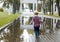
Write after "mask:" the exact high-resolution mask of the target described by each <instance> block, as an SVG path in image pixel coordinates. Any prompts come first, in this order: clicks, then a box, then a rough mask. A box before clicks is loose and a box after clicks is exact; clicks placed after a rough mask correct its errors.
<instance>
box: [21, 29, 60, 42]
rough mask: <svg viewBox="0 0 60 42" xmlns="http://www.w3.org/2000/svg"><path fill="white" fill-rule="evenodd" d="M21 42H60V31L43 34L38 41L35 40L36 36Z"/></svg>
mask: <svg viewBox="0 0 60 42" xmlns="http://www.w3.org/2000/svg"><path fill="white" fill-rule="evenodd" d="M27 40H29V41H27ZM21 42H60V29H59V30H57V31H55V32H53V33H45V34H41V35H40V36H39V38H38V39H35V36H34V35H30V37H29V39H26V41H21Z"/></svg>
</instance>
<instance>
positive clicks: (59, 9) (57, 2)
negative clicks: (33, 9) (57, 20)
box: [56, 0, 60, 16]
mask: <svg viewBox="0 0 60 42" xmlns="http://www.w3.org/2000/svg"><path fill="white" fill-rule="evenodd" d="M59 2H60V0H56V5H57V8H58V15H59V16H60V6H59Z"/></svg>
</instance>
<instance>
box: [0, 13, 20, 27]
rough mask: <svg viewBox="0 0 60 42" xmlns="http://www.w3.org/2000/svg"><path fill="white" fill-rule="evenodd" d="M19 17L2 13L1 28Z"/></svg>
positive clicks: (0, 16) (0, 17) (0, 14)
mask: <svg viewBox="0 0 60 42" xmlns="http://www.w3.org/2000/svg"><path fill="white" fill-rule="evenodd" d="M18 16H19V14H11V15H8V13H6V12H0V27H2V26H4V25H6V24H8V23H9V22H12V21H13V20H15V19H16V18H17V17H18Z"/></svg>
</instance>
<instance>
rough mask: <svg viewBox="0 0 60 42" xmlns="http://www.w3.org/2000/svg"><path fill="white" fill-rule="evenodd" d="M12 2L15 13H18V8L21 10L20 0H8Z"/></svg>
mask: <svg viewBox="0 0 60 42" xmlns="http://www.w3.org/2000/svg"><path fill="white" fill-rule="evenodd" d="M7 1H8V2H9V3H10V4H13V13H14V14H15V13H16V10H17V11H18V12H19V8H20V0H7Z"/></svg>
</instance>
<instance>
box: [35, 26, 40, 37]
mask: <svg viewBox="0 0 60 42" xmlns="http://www.w3.org/2000/svg"><path fill="white" fill-rule="evenodd" d="M39 27H40V26H34V32H35V36H36V38H38V36H39Z"/></svg>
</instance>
